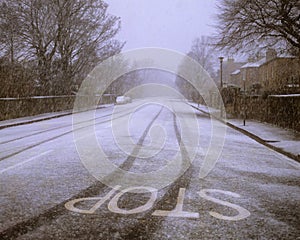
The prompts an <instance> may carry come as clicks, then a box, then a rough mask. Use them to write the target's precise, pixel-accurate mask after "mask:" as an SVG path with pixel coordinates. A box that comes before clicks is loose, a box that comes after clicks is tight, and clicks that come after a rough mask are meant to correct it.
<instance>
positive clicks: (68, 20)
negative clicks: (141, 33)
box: [0, 0, 123, 96]
mask: <svg viewBox="0 0 300 240" xmlns="http://www.w3.org/2000/svg"><path fill="white" fill-rule="evenodd" d="M0 5H1V6H0V31H1V36H0V54H1V56H0V57H1V59H0V64H1V65H0V77H1V85H2V92H1V95H2V96H14V95H15V94H16V93H17V94H18V95H20V94H21V95H22V94H23V95H26V96H27V95H32V94H46V95H49V94H50V95H61V94H71V93H72V91H74V90H76V86H78V85H79V84H80V82H81V81H82V80H83V79H84V77H85V76H86V74H87V73H88V72H89V71H90V70H91V69H92V68H93V67H94V66H95V65H96V64H97V63H99V62H101V61H103V60H104V59H106V58H108V57H109V56H112V55H114V54H116V53H119V52H120V51H121V49H122V47H123V43H121V42H119V41H117V40H115V39H114V37H115V35H116V34H117V33H118V31H119V30H120V19H119V18H118V17H115V16H112V15H110V14H108V12H107V8H108V5H107V4H106V3H105V2H103V1H101V0H1V1H0ZM16 68H17V69H19V71H18V72H20V74H19V75H18V74H17V73H16V72H15V69H16ZM24 73H26V74H25V75H26V76H25V77H24ZM28 75H30V77H29V76H28ZM16 78H17V79H16ZM24 81H25V82H28V81H29V82H30V83H29V84H28V85H29V86H30V89H28V91H24V90H23V91H22V89H24V88H23V87H24V85H23V84H24ZM16 83H19V84H16ZM16 88H17V89H16ZM18 88H19V89H18ZM14 89H15V91H14ZM34 89H35V91H33V90H34ZM36 89H38V92H36Z"/></svg>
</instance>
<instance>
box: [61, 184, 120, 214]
mask: <svg viewBox="0 0 300 240" xmlns="http://www.w3.org/2000/svg"><path fill="white" fill-rule="evenodd" d="M120 187H121V186H115V187H114V188H113V189H112V190H111V191H110V192H109V193H108V194H106V195H105V196H104V197H88V198H78V199H73V200H71V201H69V202H67V203H66V204H65V208H66V209H68V210H70V211H73V212H77V213H85V214H93V213H95V211H96V210H97V209H98V208H100V207H101V206H102V204H103V203H105V202H106V200H108V199H110V198H111V196H112V195H113V194H114V193H115V192H116V191H117V190H118V189H119V188H120ZM89 200H99V201H98V202H97V203H96V204H95V205H94V206H93V207H92V208H91V209H87V210H86V209H79V208H77V207H75V204H76V203H78V202H83V201H89Z"/></svg>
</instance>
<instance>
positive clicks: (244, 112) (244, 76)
mask: <svg viewBox="0 0 300 240" xmlns="http://www.w3.org/2000/svg"><path fill="white" fill-rule="evenodd" d="M243 85H244V96H243V108H244V111H243V125H244V126H245V125H246V69H244V72H243Z"/></svg>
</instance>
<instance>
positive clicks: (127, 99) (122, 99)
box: [116, 96, 131, 104]
mask: <svg viewBox="0 0 300 240" xmlns="http://www.w3.org/2000/svg"><path fill="white" fill-rule="evenodd" d="M126 103H131V98H130V97H127V96H118V97H117V98H116V104H126Z"/></svg>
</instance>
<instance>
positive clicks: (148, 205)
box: [108, 187, 157, 214]
mask: <svg viewBox="0 0 300 240" xmlns="http://www.w3.org/2000/svg"><path fill="white" fill-rule="evenodd" d="M140 189H146V190H148V191H149V192H150V193H151V196H150V199H149V200H148V202H147V203H146V204H144V205H143V206H139V207H137V208H134V209H128V210H127V209H123V208H119V207H118V200H119V198H120V197H121V196H122V195H123V194H124V193H126V192H130V191H133V190H140ZM156 198H157V189H155V188H151V187H129V188H126V189H124V190H123V191H121V192H119V193H118V194H116V195H115V196H114V197H113V198H112V199H111V200H110V202H109V203H108V209H109V211H111V212H114V213H120V214H135V213H141V212H145V211H147V210H149V209H151V208H152V207H153V204H154V202H155V200H156Z"/></svg>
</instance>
